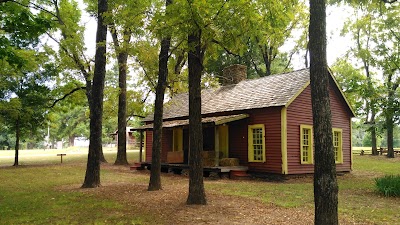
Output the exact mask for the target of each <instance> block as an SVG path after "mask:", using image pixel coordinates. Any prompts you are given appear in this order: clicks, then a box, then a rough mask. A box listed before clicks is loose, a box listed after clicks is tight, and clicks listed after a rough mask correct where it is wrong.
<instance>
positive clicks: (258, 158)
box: [248, 124, 265, 162]
mask: <svg viewBox="0 0 400 225" xmlns="http://www.w3.org/2000/svg"><path fill="white" fill-rule="evenodd" d="M248 144H249V149H248V150H249V162H265V129H264V124H257V125H249V129H248Z"/></svg>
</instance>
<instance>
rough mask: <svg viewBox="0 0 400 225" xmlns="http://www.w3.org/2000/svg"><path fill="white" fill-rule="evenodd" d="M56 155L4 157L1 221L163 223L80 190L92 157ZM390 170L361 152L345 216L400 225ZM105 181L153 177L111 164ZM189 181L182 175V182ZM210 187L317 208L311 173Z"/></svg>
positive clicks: (342, 184) (344, 197)
mask: <svg viewBox="0 0 400 225" xmlns="http://www.w3.org/2000/svg"><path fill="white" fill-rule="evenodd" d="M0 152H1V151H0ZM54 154H56V152H52V153H50V154H49V155H45V156H41V157H38V156H33V155H32V156H29V157H27V158H26V159H22V160H21V164H22V166H20V167H17V168H15V167H11V166H8V165H10V161H9V159H8V158H1V157H0V166H1V167H0V181H1V182H0V224H157V223H158V222H157V212H154V214H150V215H149V214H147V213H144V212H143V213H139V214H138V213H136V214H132V213H130V211H132V210H134V209H133V208H132V207H135V206H129V207H127V205H126V204H127V203H126V202H121V201H117V200H115V199H113V198H104V197H102V198H101V199H99V196H100V195H97V194H96V192H93V191H91V192H85V191H83V189H79V187H80V185H81V184H82V183H83V179H84V174H85V169H86V163H85V162H86V158H87V155H85V154H76V155H73V154H68V153H67V156H66V158H65V161H64V163H63V164H60V162H59V157H55V156H54ZM137 154H138V153H137V152H129V153H128V158H129V159H130V160H129V161H130V162H133V161H134V159H136V158H137ZM115 155H116V153H115V151H105V156H106V158H107V160H108V161H109V162H110V163H112V162H113V161H114V160H115ZM0 156H1V155H0ZM3 156H4V155H3ZM53 157H54V159H53ZM11 162H12V160H11ZM11 165H12V163H11ZM385 174H400V160H398V159H386V158H385V157H383V156H379V157H372V156H355V157H354V171H353V172H352V173H351V174H346V175H343V176H339V177H338V180H339V213H340V217H342V218H343V217H345V218H346V219H348V220H351V219H352V218H354V220H355V221H363V222H365V223H372V224H400V222H399V221H400V199H398V198H386V197H383V196H381V195H379V194H377V192H376V191H375V187H374V178H376V177H380V176H383V175H385ZM101 180H102V183H104V184H107V185H113V184H118V183H121V182H123V183H128V184H129V183H132V184H143V185H144V186H145V185H146V184H147V183H148V176H147V175H146V174H132V173H127V172H121V170H118V169H113V166H107V167H105V168H102V171H101ZM173 182H174V183H175V185H176V182H177V178H176V177H175V178H174V179H173V180H171V177H170V176H163V183H164V184H168V183H173ZM185 182H187V181H186V180H185V179H184V178H182V180H181V181H179V182H178V185H179V184H181V183H182V185H183V183H185ZM205 186H206V190H207V191H209V192H213V193H218V194H222V195H233V196H242V197H244V198H251V199H260V200H262V201H263V202H265V203H267V204H266V207H268V204H274V205H277V206H280V207H283V208H304V209H308V210H310V209H311V210H312V208H313V185H312V178H311V177H302V178H294V179H290V180H286V181H280V182H278V181H274V182H272V181H264V180H253V181H233V180H226V179H223V180H217V181H208V180H207V181H206V182H205ZM71 190H74V191H71ZM135 210H136V211H135V212H137V211H140V209H135Z"/></svg>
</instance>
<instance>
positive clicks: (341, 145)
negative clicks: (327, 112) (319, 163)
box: [332, 128, 343, 163]
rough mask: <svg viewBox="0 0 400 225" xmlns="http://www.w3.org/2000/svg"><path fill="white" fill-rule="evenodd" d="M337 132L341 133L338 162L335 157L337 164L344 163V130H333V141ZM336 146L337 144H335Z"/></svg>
mask: <svg viewBox="0 0 400 225" xmlns="http://www.w3.org/2000/svg"><path fill="white" fill-rule="evenodd" d="M335 132H337V133H339V134H340V135H339V146H338V147H339V149H338V160H336V157H335V163H343V130H342V129H340V128H332V141H333V142H334V140H335ZM333 145H335V143H333Z"/></svg>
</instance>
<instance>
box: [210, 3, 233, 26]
mask: <svg viewBox="0 0 400 225" xmlns="http://www.w3.org/2000/svg"><path fill="white" fill-rule="evenodd" d="M228 1H229V0H225V1H224V3H223V4H222V5H221V7H220V8H219V9H218V12H217V13H216V14H215V16H214V17H213V18H212V19H211V21H210V23H208V24H206V25H205V26H204V28H207V27H208V26H210V25H211V22H212V21H214V20H216V19H217V17H218V16H219V14H220V13H221V11H222V9H223V8H224V6H225V4H226V3H227V2H228Z"/></svg>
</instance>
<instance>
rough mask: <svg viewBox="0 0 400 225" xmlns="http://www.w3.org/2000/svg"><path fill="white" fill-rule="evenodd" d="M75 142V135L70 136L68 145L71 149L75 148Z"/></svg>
mask: <svg viewBox="0 0 400 225" xmlns="http://www.w3.org/2000/svg"><path fill="white" fill-rule="evenodd" d="M74 141H75V135H74V134H72V135H70V136H69V137H68V145H69V147H73V146H74V144H75V143H74Z"/></svg>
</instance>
